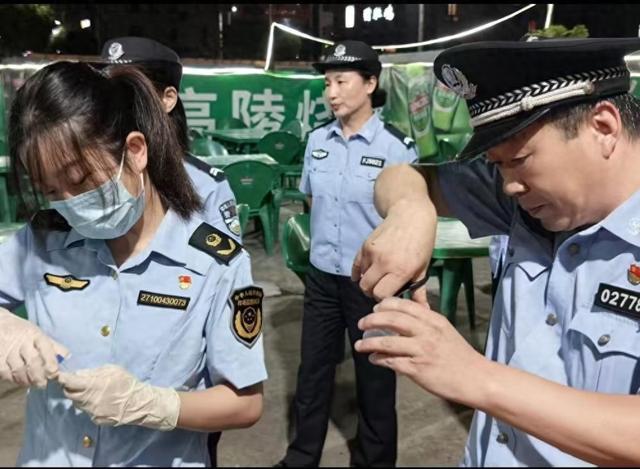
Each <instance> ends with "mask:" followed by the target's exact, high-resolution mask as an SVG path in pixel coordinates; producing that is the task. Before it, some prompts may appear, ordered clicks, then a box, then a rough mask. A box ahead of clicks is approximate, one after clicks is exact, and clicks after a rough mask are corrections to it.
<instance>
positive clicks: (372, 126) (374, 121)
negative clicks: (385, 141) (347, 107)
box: [328, 111, 382, 143]
mask: <svg viewBox="0 0 640 469" xmlns="http://www.w3.org/2000/svg"><path fill="white" fill-rule="evenodd" d="M381 125H382V121H381V120H380V118H379V117H378V113H377V112H375V111H374V113H373V115H372V116H371V117H370V118H369V119H368V120H367V122H365V124H364V125H363V126H362V127H361V128H360V130H359V131H358V132H356V133H355V134H354V135H353V136H354V137H355V136H359V137H361V138H363V139H364V140H366V142H367V143H371V142H372V141H373V139H374V137H375V136H376V133H377V132H378V129H379V128H380V126H381ZM334 135H339V136H340V137H342V138H343V139H344V134H343V133H342V126H341V125H340V121H339V120H338V119H336V120H335V121H333V123H332V124H331V125H330V126H329V133H328V137H333V136H334Z"/></svg>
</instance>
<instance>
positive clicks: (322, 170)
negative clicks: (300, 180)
mask: <svg viewBox="0 0 640 469" xmlns="http://www.w3.org/2000/svg"><path fill="white" fill-rule="evenodd" d="M328 160H329V158H328V157H325V158H323V159H321V160H318V159H316V158H311V160H310V161H309V180H310V182H311V195H312V196H314V197H318V196H321V195H322V194H327V193H329V192H330V191H331V187H332V184H333V181H332V177H333V172H332V170H331V168H332V167H331V163H330V162H329V161H328Z"/></svg>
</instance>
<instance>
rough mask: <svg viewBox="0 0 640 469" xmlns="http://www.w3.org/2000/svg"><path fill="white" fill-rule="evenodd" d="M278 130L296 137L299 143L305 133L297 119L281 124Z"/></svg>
mask: <svg viewBox="0 0 640 469" xmlns="http://www.w3.org/2000/svg"><path fill="white" fill-rule="evenodd" d="M280 130H282V131H284V132H289V133H291V134H293V135H295V136H296V137H298V140H300V141H302V139H303V137H304V133H305V132H304V128H303V126H302V122H300V121H299V120H298V119H295V120H292V121H289V122H286V123H284V124H282V127H280Z"/></svg>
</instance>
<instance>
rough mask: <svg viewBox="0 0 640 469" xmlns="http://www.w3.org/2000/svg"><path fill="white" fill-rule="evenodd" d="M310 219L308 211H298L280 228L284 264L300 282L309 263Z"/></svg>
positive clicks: (303, 278) (303, 279)
mask: <svg viewBox="0 0 640 469" xmlns="http://www.w3.org/2000/svg"><path fill="white" fill-rule="evenodd" d="M310 220H311V217H310V216H309V214H308V213H298V214H297V215H294V216H292V217H291V218H289V219H288V220H287V221H286V223H285V224H284V226H283V228H282V239H281V242H280V246H281V249H282V257H283V258H284V263H285V265H286V266H287V268H289V269H290V270H291V271H293V273H294V274H296V275H297V276H298V278H300V280H302V283H304V281H305V276H306V274H307V272H308V271H309V265H310V263H309V250H310V247H311V230H310Z"/></svg>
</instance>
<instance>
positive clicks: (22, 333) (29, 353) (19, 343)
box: [0, 310, 69, 388]
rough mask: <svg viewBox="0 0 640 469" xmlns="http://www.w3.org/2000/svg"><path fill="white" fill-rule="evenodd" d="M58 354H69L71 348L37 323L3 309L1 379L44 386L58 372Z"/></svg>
mask: <svg viewBox="0 0 640 469" xmlns="http://www.w3.org/2000/svg"><path fill="white" fill-rule="evenodd" d="M56 355H60V356H62V357H66V356H68V355H69V351H68V350H67V349H66V348H65V347H64V346H62V345H60V344H59V343H57V342H56V341H54V340H53V339H51V338H49V337H48V336H47V335H46V334H45V333H44V332H42V330H41V329H40V328H39V327H38V326H36V325H35V324H33V323H31V322H29V321H27V320H25V319H22V318H20V317H18V316H16V315H14V314H13V313H11V312H9V311H7V310H0V379H3V380H6V381H10V382H12V383H15V384H18V385H20V386H37V387H39V388H44V387H45V386H46V385H47V380H48V379H54V378H56V377H57V376H58V372H59V369H58V361H57V358H56Z"/></svg>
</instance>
